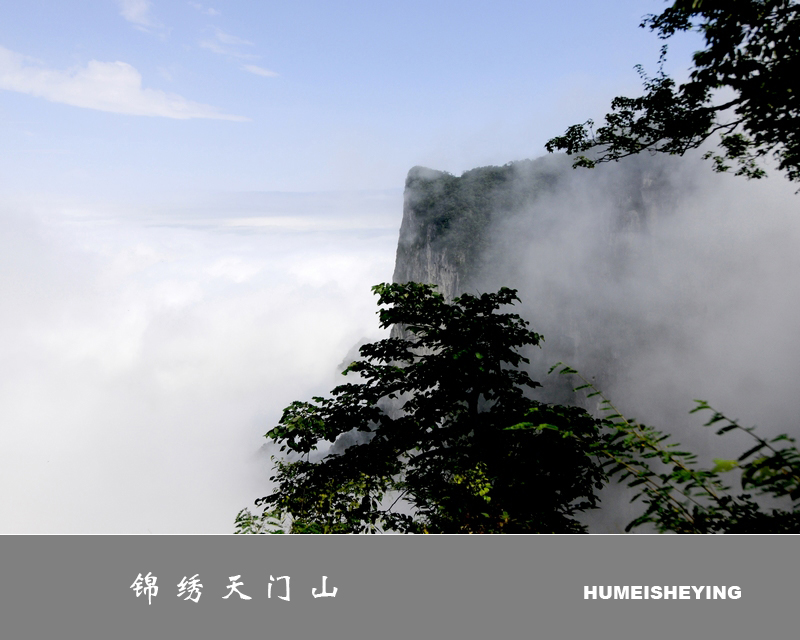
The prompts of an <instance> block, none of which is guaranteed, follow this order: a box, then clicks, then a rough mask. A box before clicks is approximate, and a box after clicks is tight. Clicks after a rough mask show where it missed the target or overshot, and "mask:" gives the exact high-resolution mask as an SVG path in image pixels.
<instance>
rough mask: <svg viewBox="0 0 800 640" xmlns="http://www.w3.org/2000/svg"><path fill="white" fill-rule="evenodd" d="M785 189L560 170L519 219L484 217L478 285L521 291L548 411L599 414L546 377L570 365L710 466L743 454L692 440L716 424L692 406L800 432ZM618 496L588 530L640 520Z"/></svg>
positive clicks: (794, 288)
mask: <svg viewBox="0 0 800 640" xmlns="http://www.w3.org/2000/svg"><path fill="white" fill-rule="evenodd" d="M537 162H539V163H545V164H549V165H550V166H551V167H555V168H559V167H560V168H563V166H564V163H567V164H566V166H568V162H569V160H568V159H567V158H563V157H562V158H558V157H552V158H545V159H541V160H539V161H537ZM520 171H521V172H522V173H524V171H525V170H524V169H522V168H521V169H520ZM559 171H560V169H559ZM525 180H526V179H525V178H524V176H522V175H521V176H520V178H519V181H518V182H517V188H521V186H520V185H524V184H525ZM631 187H633V189H631ZM795 190H796V185H791V184H789V183H788V182H787V181H785V180H784V179H783V178H782V177H780V175H779V174H777V173H775V172H773V174H772V176H771V177H770V178H769V179H766V180H761V181H747V180H745V179H743V178H738V177H734V176H732V175H720V174H715V173H713V172H712V170H711V167H710V164H709V163H705V162H702V161H701V160H700V159H699V158H697V157H689V158H681V159H675V158H665V157H661V156H659V157H653V158H650V157H640V158H631V159H629V160H628V161H624V162H620V163H612V164H607V165H601V166H600V167H598V168H597V169H594V170H584V169H578V170H575V171H572V170H569V169H568V170H567V171H566V174H563V176H562V178H561V179H560V181H559V182H558V184H557V185H556V186H555V187H553V188H552V189H550V190H547V191H545V192H544V193H543V194H542V195H541V196H540V197H538V198H537V199H536V200H535V201H534V202H533V203H532V204H529V205H528V206H526V207H524V208H523V209H521V210H520V211H515V212H508V211H497V212H494V214H493V216H492V218H493V220H494V222H493V224H492V226H491V227H490V241H489V246H488V248H487V249H486V251H485V254H484V256H483V261H484V266H483V267H482V270H481V275H480V277H478V278H476V279H475V280H474V282H473V283H472V286H473V287H474V288H476V289H479V290H486V289H496V288H497V287H498V286H501V285H503V286H509V287H512V288H516V289H518V290H519V296H520V298H521V299H522V304H521V306H518V307H517V308H516V311H517V312H519V313H521V314H522V315H523V317H525V318H526V319H528V320H529V321H530V322H531V326H532V329H533V330H535V331H537V332H539V333H542V334H543V335H544V337H545V342H544V344H543V345H542V346H543V348H542V349H541V351H539V350H533V351H532V352H531V353H530V354H529V355H530V357H531V359H532V368H533V371H534V378H535V379H538V380H540V381H541V382H542V384H543V385H544V388H543V390H542V399H544V400H548V401H559V402H561V401H568V402H572V401H577V402H579V403H582V404H583V405H584V406H586V407H587V408H588V409H590V410H593V411H596V410H597V409H598V406H597V403H596V401H595V400H592V401H587V400H586V399H585V398H583V397H582V396H580V394H579V396H578V397H575V396H571V395H570V394H569V384H568V381H567V380H566V379H565V378H564V377H561V378H559V376H557V375H556V374H553V375H550V376H548V375H547V369H548V368H549V367H550V366H552V365H553V364H555V363H556V362H558V361H564V362H566V363H567V364H569V365H570V366H572V367H574V368H576V369H578V370H579V371H580V372H581V373H582V374H583V375H584V376H585V377H586V378H588V379H590V380H591V379H593V380H594V381H595V383H596V384H597V386H598V388H600V390H601V391H602V392H603V393H604V394H605V396H606V397H608V398H609V399H610V400H611V401H612V402H613V403H614V404H615V406H616V407H617V408H618V409H619V410H621V411H622V413H623V414H624V415H625V416H626V417H628V418H629V419H634V420H638V421H640V422H643V423H645V424H648V425H651V426H654V427H656V428H659V429H661V430H663V431H665V432H667V433H670V434H672V435H673V436H674V441H677V442H681V443H682V444H684V445H687V446H688V447H689V448H690V449H691V450H693V451H695V452H697V453H698V454H700V461H699V462H700V464H701V465H707V466H708V467H710V466H713V462H712V458H727V457H734V458H735V457H738V455H739V454H741V453H742V452H743V451H744V450H745V449H746V448H749V446H750V444H749V441H748V440H747V437H746V436H745V437H743V438H742V437H738V436H737V435H736V434H729V435H726V436H724V437H717V436H715V435H714V430H712V429H704V428H702V424H703V423H704V422H705V421H706V420H707V418H709V417H710V415H708V414H703V413H700V414H694V415H691V416H690V415H689V411H690V410H691V409H692V408H693V407H694V406H695V404H694V400H695V399H703V400H706V401H708V402H709V403H710V404H711V405H712V406H713V407H714V408H715V409H717V410H718V411H721V412H722V413H724V414H725V415H727V416H728V417H730V418H734V419H738V420H740V422H741V423H742V424H743V426H751V425H757V426H758V431H759V433H760V434H761V435H762V436H763V435H765V434H769V435H777V434H778V433H789V434H790V435H793V436H800V425H798V419H797V416H798V415H800V394H798V382H797V381H798V380H799V379H800V333H798V327H800V200H798V198H799V197H800V196H797V195H795ZM631 194H634V195H631ZM572 382H573V383H574V384H576V385H577V384H580V381H579V380H577V379H573V380H572ZM740 435H743V434H740ZM729 480H730V482H729V484H732V485H733V486H734V489H735V488H737V485H736V479H735V477H734V476H733V474H732V475H731V477H730V478H729ZM626 495H627V494H626V493H625V492H624V491H622V492H620V490H619V489H615V488H614V487H613V486H612V487H611V488H610V489H609V490H607V491H605V493H604V502H603V511H602V512H601V513H600V514H598V513H594V514H592V515H591V516H590V517H589V518H588V519H587V521H588V522H589V523H590V525H592V526H591V530H594V531H621V530H622V529H623V528H624V525H625V524H627V522H628V521H630V520H631V519H633V517H634V515H635V514H638V513H640V512H641V510H642V508H641V507H639V508H638V510H637V507H630V506H626V505H627V500H628V498H629V497H630V496H629V495H628V496H627V497H625V496H626Z"/></svg>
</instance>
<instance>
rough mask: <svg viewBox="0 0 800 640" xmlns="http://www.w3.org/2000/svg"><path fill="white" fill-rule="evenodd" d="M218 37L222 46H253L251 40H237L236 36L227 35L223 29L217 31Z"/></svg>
mask: <svg viewBox="0 0 800 640" xmlns="http://www.w3.org/2000/svg"><path fill="white" fill-rule="evenodd" d="M216 37H217V40H219V41H220V42H221V43H222V44H233V45H238V44H245V45H248V46H250V47H252V46H253V43H252V42H250V41H249V40H244V39H242V38H237V37H236V36H232V35H231V34H230V33H225V32H224V31H222V30H221V29H217V30H216Z"/></svg>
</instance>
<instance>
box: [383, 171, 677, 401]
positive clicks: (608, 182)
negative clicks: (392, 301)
mask: <svg viewBox="0 0 800 640" xmlns="http://www.w3.org/2000/svg"><path fill="white" fill-rule="evenodd" d="M675 166H676V165H675V164H674V162H672V159H670V158H666V159H664V158H661V157H658V158H649V157H644V158H641V157H636V158H630V159H628V160H627V161H624V162H620V163H616V164H612V165H604V166H602V167H601V168H598V169H596V170H593V171H588V170H573V169H572V167H571V160H570V159H569V158H567V157H565V156H545V157H542V158H538V159H535V160H525V161H521V162H512V163H509V164H506V165H504V166H502V167H494V166H490V167H481V168H477V169H473V170H470V171H467V172H465V173H464V174H462V175H461V176H454V175H451V174H449V173H445V172H442V171H435V170H432V169H427V168H423V167H414V168H413V169H411V170H410V171H409V173H408V177H407V179H406V184H405V196H404V207H403V220H402V224H401V227H400V237H399V242H398V247H397V256H396V262H395V271H394V281H395V282H408V281H414V282H423V283H428V284H435V285H437V286H438V289H439V291H440V292H441V293H443V294H444V295H445V296H446V297H447V298H453V297H455V296H457V295H459V294H461V293H464V292H471V293H475V292H482V291H490V290H492V291H494V290H497V288H499V287H500V286H508V287H512V288H515V289H517V290H518V291H519V295H520V298H521V299H522V305H521V306H519V307H517V308H516V309H515V311H517V312H518V313H521V314H522V315H523V317H525V318H526V319H528V320H529V321H531V323H532V325H533V329H534V330H535V331H537V332H541V333H543V334H544V335H545V340H546V344H545V347H544V354H543V355H544V357H537V358H536V359H537V361H539V362H540V365H539V366H538V368H537V366H534V369H536V371H535V372H534V373H535V374H536V376H539V377H541V376H543V375H544V372H545V371H546V369H547V367H549V366H550V365H551V364H553V363H554V362H556V361H559V360H563V361H567V362H570V364H572V365H573V366H576V367H578V368H580V369H581V370H584V371H586V372H590V373H591V375H596V376H597V379H598V382H603V383H605V384H608V383H610V382H611V380H612V378H613V376H614V373H615V372H616V371H617V370H618V369H619V367H620V364H619V363H620V362H621V360H622V359H623V358H624V355H625V353H626V352H628V351H629V350H630V349H632V348H636V347H637V346H640V345H641V344H643V343H646V342H647V341H648V339H649V336H650V335H651V332H652V331H657V330H658V326H657V325H658V323H659V321H660V320H659V319H654V318H652V317H650V315H648V312H647V308H646V302H645V300H644V298H642V296H641V293H642V287H645V288H646V286H647V284H646V282H645V284H644V285H641V282H640V280H639V279H637V278H639V277H640V276H641V273H640V272H641V271H642V269H641V263H642V260H641V257H642V255H645V256H646V254H647V252H648V251H649V244H648V242H649V240H648V237H649V230H650V228H651V227H652V225H653V224H655V223H657V221H658V220H660V219H663V218H668V217H669V215H670V212H671V211H672V210H673V208H674V206H675V202H676V195H677V193H678V192H680V191H681V190H683V191H686V190H687V189H690V185H689V183H688V182H687V181H686V180H685V176H681V175H678V173H676V170H675ZM632 283H635V284H632ZM651 315H652V314H651ZM561 391H563V388H562V389H561ZM554 393H556V395H558V394H559V393H561V392H557V391H554ZM553 399H556V398H553Z"/></svg>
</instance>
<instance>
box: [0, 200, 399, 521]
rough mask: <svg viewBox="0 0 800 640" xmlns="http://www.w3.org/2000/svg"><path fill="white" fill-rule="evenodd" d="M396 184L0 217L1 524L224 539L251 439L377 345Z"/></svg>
mask: <svg viewBox="0 0 800 640" xmlns="http://www.w3.org/2000/svg"><path fill="white" fill-rule="evenodd" d="M401 213H402V194H401V192H400V190H399V189H398V190H394V191H382V192H360V193H357V192H353V193H313V194H279V193H260V194H259V193H252V194H236V195H231V194H195V195H192V196H180V197H176V196H172V197H166V196H164V197H159V198H151V199H150V200H149V201H145V200H142V201H140V202H126V203H119V202H117V203H97V202H81V201H70V202H65V201H63V200H62V201H59V200H45V199H40V200H31V199H29V200H27V201H22V200H16V201H13V202H12V203H11V204H8V205H7V206H6V207H5V208H4V209H3V210H2V211H1V212H0V227H2V228H1V229H0V243H1V246H0V289H2V292H3V295H2V298H0V306H2V309H1V310H0V359H2V362H3V368H2V370H1V371H0V434H1V435H2V441H3V446H2V447H1V448H0V451H2V453H0V456H1V457H2V459H0V496H2V498H1V500H0V503H1V504H2V511H3V518H2V521H0V532H2V533H17V532H25V533H178V532H183V533H230V532H232V530H233V520H234V517H235V515H236V513H237V512H238V511H239V509H241V508H243V507H246V506H251V505H252V502H253V500H254V499H255V498H257V497H259V496H261V495H264V494H265V493H267V492H268V482H267V478H268V476H269V475H270V469H269V466H268V464H267V460H266V459H265V456H264V455H263V453H261V452H260V451H259V449H260V447H261V445H262V443H263V442H264V440H263V438H262V437H261V436H262V435H263V434H264V433H265V432H266V431H267V430H268V429H269V428H270V427H271V426H273V425H274V424H275V423H276V421H277V419H278V418H279V417H280V411H281V409H282V408H283V407H284V406H286V405H287V404H289V402H291V401H292V400H296V399H305V398H307V397H308V396H309V395H311V394H314V393H316V394H319V393H325V392H326V391H328V390H329V389H330V388H331V387H332V386H333V384H334V383H335V382H337V381H336V380H335V376H336V375H337V374H336V367H337V365H338V364H339V363H340V362H341V360H342V358H343V357H344V355H345V354H346V353H347V351H348V350H349V348H350V347H351V346H352V345H353V344H354V343H356V342H357V341H358V340H360V339H363V338H367V339H375V338H378V337H381V334H380V333H378V332H377V317H376V315H375V311H376V306H375V300H374V298H373V296H372V294H371V292H370V290H369V288H370V286H371V285H373V284H376V283H378V282H383V281H388V280H390V278H391V273H392V268H393V261H394V252H395V246H396V242H397V229H398V228H399V224H400V216H401Z"/></svg>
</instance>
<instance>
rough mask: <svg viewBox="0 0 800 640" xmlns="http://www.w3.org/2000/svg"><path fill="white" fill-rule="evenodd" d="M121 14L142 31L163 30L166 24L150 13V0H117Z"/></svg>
mask: <svg viewBox="0 0 800 640" xmlns="http://www.w3.org/2000/svg"><path fill="white" fill-rule="evenodd" d="M117 4H118V5H119V12H120V15H121V16H122V17H123V18H125V19H126V20H127V21H128V22H131V23H133V25H134V26H135V27H136V28H137V29H140V30H142V31H148V32H151V31H153V30H162V29H163V28H164V26H163V25H162V24H161V23H160V22H158V21H157V20H155V19H154V18H153V17H152V16H151V15H150V2H149V0H117Z"/></svg>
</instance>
